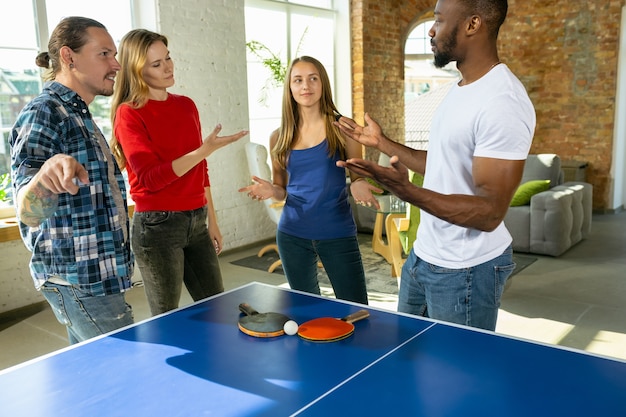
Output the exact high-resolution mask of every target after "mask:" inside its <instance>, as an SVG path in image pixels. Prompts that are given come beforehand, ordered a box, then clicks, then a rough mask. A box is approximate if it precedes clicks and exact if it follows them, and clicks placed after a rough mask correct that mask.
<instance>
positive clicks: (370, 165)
mask: <svg viewBox="0 0 626 417" xmlns="http://www.w3.org/2000/svg"><path fill="white" fill-rule="evenodd" d="M389 163H390V166H388V167H384V166H381V165H378V164H377V163H376V162H372V161H367V160H365V159H359V158H350V159H348V160H346V161H337V166H339V167H343V168H348V169H349V170H350V171H352V172H354V173H355V174H358V175H361V176H363V177H369V178H373V179H374V180H375V181H376V182H378V183H379V184H381V185H382V186H383V187H385V189H387V190H389V191H390V192H392V193H393V194H395V195H396V196H398V197H400V198H402V191H403V190H404V189H405V187H406V186H410V185H412V184H411V182H410V181H409V171H408V169H407V167H406V166H404V165H403V164H401V163H400V161H399V159H398V157H397V156H392V157H391V158H390V159H389Z"/></svg>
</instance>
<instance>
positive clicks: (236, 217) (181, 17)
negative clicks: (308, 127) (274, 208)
mask: <svg viewBox="0 0 626 417" xmlns="http://www.w3.org/2000/svg"><path fill="white" fill-rule="evenodd" d="M158 16H159V22H158V25H157V27H158V31H159V32H161V33H163V34H164V35H166V36H167V37H168V39H169V49H170V51H171V56H172V58H173V60H174V65H175V77H176V85H175V86H174V88H173V89H172V92H174V93H179V94H185V95H187V96H189V97H191V98H192V99H193V100H194V101H195V102H196V105H197V106H198V110H199V112H200V118H201V122H202V127H203V131H204V135H207V134H209V133H210V132H211V131H212V130H213V128H214V127H215V125H216V124H217V123H221V124H222V134H224V135H227V134H231V133H234V132H237V131H239V130H242V129H248V92H247V81H246V79H247V78H246V77H247V75H246V74H247V72H246V45H245V26H244V0H160V1H159V2H158ZM249 140H250V138H249V137H248V136H246V137H244V138H243V139H241V140H240V141H239V142H237V143H234V144H232V145H230V146H228V147H225V148H222V149H220V150H218V151H217V152H215V153H214V154H213V155H211V156H210V157H209V174H210V178H211V192H212V194H213V200H214V203H215V208H216V211H217V217H218V222H219V226H220V230H221V232H222V235H223V236H224V249H225V250H229V249H233V248H237V247H241V246H244V245H248V244H251V243H254V242H257V241H260V240H264V239H268V238H271V237H272V236H273V235H274V233H275V230H276V226H275V225H274V224H273V223H272V222H271V220H270V219H269V217H268V216H267V214H266V213H265V211H263V210H262V207H263V206H262V205H260V204H259V203H258V202H256V201H252V200H251V199H250V198H249V197H247V196H246V195H242V194H240V193H238V192H237V190H238V189H239V188H240V187H242V186H244V185H247V184H249V183H250V180H249V178H250V175H249V173H248V168H247V164H246V157H245V152H244V144H245V143H246V142H249Z"/></svg>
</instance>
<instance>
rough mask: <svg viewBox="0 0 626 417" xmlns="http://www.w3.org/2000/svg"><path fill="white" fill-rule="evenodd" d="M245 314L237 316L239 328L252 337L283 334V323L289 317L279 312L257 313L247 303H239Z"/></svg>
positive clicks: (240, 309)
mask: <svg viewBox="0 0 626 417" xmlns="http://www.w3.org/2000/svg"><path fill="white" fill-rule="evenodd" d="M239 311H241V312H242V313H244V314H245V315H244V316H242V317H240V318H239V323H238V325H239V330H241V331H242V332H244V333H245V334H247V335H250V336H254V337H277V336H282V335H284V334H285V330H284V326H285V323H286V322H288V321H289V320H290V319H289V317H287V316H286V315H284V314H280V313H273V312H269V313H259V312H258V311H256V310H255V309H254V308H252V307H251V306H250V304H248V303H241V304H239Z"/></svg>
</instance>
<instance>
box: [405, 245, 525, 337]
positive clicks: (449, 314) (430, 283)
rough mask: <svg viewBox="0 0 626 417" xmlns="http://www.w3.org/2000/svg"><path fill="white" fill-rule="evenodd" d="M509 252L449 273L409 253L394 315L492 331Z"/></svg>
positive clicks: (508, 271) (512, 265)
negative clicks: (399, 314) (405, 314)
mask: <svg viewBox="0 0 626 417" xmlns="http://www.w3.org/2000/svg"><path fill="white" fill-rule="evenodd" d="M514 268H515V263H514V262H513V250H512V249H511V247H510V246H509V248H507V249H506V250H505V251H504V252H503V253H502V254H501V255H500V256H498V257H496V258H494V259H492V260H491V261H488V262H485V263H483V264H480V265H476V266H473V267H471V268H462V269H449V268H442V267H439V266H437V265H433V264H430V263H428V262H425V261H424V260H422V259H420V258H418V257H417V255H415V252H414V251H413V250H411V252H410V254H409V257H408V258H407V260H406V262H405V263H404V266H403V267H402V275H401V280H400V291H399V294H398V311H400V312H403V313H410V314H414V315H419V316H424V317H430V318H433V319H437V320H442V321H447V322H451V323H457V324H463V325H466V326H472V327H478V328H482V329H487V330H495V328H496V320H497V319H498V308H499V307H500V298H501V297H502V292H503V291H504V284H505V283H506V280H507V278H508V277H509V276H510V275H511V273H512V272H513V269H514Z"/></svg>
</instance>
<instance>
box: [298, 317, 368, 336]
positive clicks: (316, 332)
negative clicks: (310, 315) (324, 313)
mask: <svg viewBox="0 0 626 417" xmlns="http://www.w3.org/2000/svg"><path fill="white" fill-rule="evenodd" d="M369 316H370V313H369V311H367V310H359V311H357V312H356V313H352V314H350V315H348V316H345V317H344V318H341V319H338V318H334V317H320V318H317V319H313V320H309V321H307V322H305V323H302V324H301V325H300V327H298V336H300V337H301V338H303V339H305V340H309V341H312V342H335V341H337V340H342V339H345V338H347V337H349V336H350V335H352V333H354V324H352V323H354V322H356V321H358V320H362V319H365V318H368V317H369Z"/></svg>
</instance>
